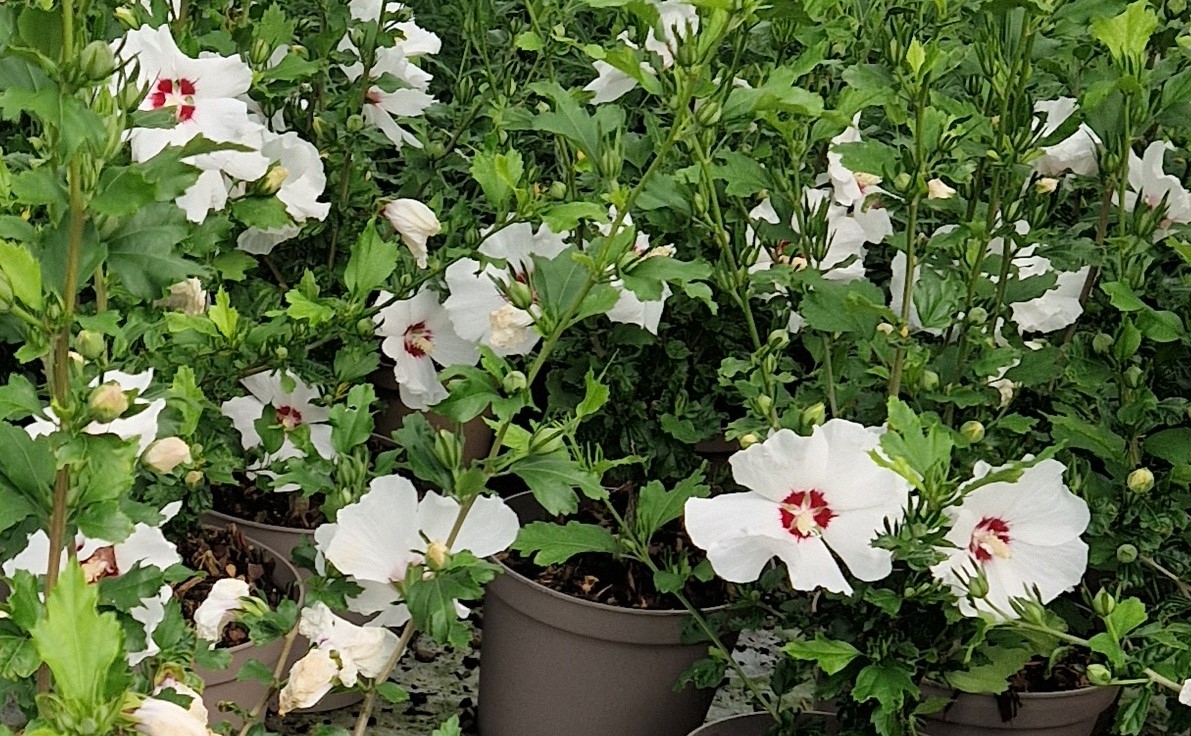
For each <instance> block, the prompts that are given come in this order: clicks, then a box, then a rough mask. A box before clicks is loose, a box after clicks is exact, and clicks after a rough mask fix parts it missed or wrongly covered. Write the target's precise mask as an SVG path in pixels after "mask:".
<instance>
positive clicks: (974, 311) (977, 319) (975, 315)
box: [968, 307, 988, 325]
mask: <svg viewBox="0 0 1191 736" xmlns="http://www.w3.org/2000/svg"><path fill="white" fill-rule="evenodd" d="M987 321H988V310H987V309H985V308H984V307H972V308H971V309H970V310H969V311H968V322H971V323H972V324H974V325H982V324H984V323H985V322H987Z"/></svg>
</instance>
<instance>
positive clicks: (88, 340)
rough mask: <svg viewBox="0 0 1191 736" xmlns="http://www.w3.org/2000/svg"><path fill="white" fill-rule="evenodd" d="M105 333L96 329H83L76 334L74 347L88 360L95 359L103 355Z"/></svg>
mask: <svg viewBox="0 0 1191 736" xmlns="http://www.w3.org/2000/svg"><path fill="white" fill-rule="evenodd" d="M104 347H105V345H104V340H103V335H102V334H100V333H98V332H96V331H95V330H82V331H80V332H79V334H77V335H75V336H74V349H75V350H77V351H78V353H79V355H81V356H82V357H83V358H85V359H87V360H95V359H96V358H98V357H99V356H101V355H103V350H104Z"/></svg>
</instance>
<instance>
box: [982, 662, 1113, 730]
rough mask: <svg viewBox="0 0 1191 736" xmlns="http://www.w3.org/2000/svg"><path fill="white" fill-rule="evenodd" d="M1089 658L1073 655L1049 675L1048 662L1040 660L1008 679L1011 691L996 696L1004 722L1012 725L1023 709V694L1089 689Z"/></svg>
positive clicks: (1057, 665) (1027, 665)
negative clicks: (1086, 672)
mask: <svg viewBox="0 0 1191 736" xmlns="http://www.w3.org/2000/svg"><path fill="white" fill-rule="evenodd" d="M1087 663H1088V660H1087V657H1084V656H1082V655H1080V654H1078V653H1073V654H1072V655H1070V656H1069V657H1068V658H1067V659H1065V660H1063V661H1061V662H1058V663H1057V664H1055V665H1054V666H1053V667H1051V668H1050V670H1049V672H1048V671H1047V661H1046V660H1045V659H1043V658H1041V657H1038V658H1035V659H1032V660H1030V661H1029V662H1027V663H1026V666H1025V667H1023V668H1022V669H1021V670H1020V671H1019V672H1018V673H1017V674H1016V675H1014V676H1013V677H1010V678H1009V689H1008V690H1006V691H1005V692H1003V693H1001V694H1000V695H997V696H996V698H997V709H998V710H999V711H1000V712H1001V720H1002V721H1011V720H1013V718H1014V717H1016V716H1017V709H1018V708H1020V707H1021V697H1020V695H1021V694H1022V693H1057V692H1069V691H1071V690H1078V689H1080V688H1083V687H1088V686H1089V685H1090V684H1091V683H1090V682H1088V678H1087V676H1086V675H1085V674H1084V670H1085V669H1086V667H1087Z"/></svg>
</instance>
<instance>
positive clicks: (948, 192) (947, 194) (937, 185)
mask: <svg viewBox="0 0 1191 736" xmlns="http://www.w3.org/2000/svg"><path fill="white" fill-rule="evenodd" d="M954 196H955V190H954V189H952V188H951V187H949V186H947V183H946V182H944V181H943V180H942V179H931V180H930V181H928V182H927V183H926V198H927V199H951V198H952V197H954Z"/></svg>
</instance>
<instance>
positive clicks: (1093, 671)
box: [1087, 664, 1112, 687]
mask: <svg viewBox="0 0 1191 736" xmlns="http://www.w3.org/2000/svg"><path fill="white" fill-rule="evenodd" d="M1087 674H1088V682H1090V683H1092V684H1093V685H1097V686H1099V687H1104V686H1105V685H1111V684H1112V670H1110V669H1108V668H1107V667H1105V666H1104V665H1102V664H1090V665H1088V672H1087Z"/></svg>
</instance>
